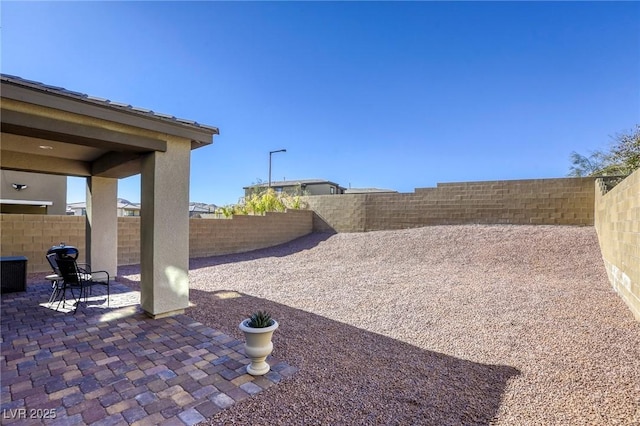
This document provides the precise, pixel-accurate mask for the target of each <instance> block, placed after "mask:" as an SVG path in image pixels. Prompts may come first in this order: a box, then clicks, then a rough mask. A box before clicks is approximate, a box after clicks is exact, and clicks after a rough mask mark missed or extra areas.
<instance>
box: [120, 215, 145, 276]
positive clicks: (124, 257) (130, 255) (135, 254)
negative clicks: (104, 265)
mask: <svg viewBox="0 0 640 426" xmlns="http://www.w3.org/2000/svg"><path fill="white" fill-rule="evenodd" d="M138 263H140V217H119V218H118V265H137V264H138Z"/></svg>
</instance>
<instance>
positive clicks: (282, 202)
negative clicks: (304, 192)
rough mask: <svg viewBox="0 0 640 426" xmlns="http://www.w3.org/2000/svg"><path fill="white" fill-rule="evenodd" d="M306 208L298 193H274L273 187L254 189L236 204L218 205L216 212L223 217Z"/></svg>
mask: <svg viewBox="0 0 640 426" xmlns="http://www.w3.org/2000/svg"><path fill="white" fill-rule="evenodd" d="M305 208H307V205H306V203H304V202H303V201H302V199H301V196H300V195H290V194H287V193H284V192H283V193H276V191H274V190H273V188H269V189H266V190H263V191H254V192H253V193H252V194H251V195H249V196H247V197H244V199H242V200H241V201H240V202H239V203H238V204H232V205H228V206H224V207H220V208H218V209H217V210H216V213H220V214H223V215H224V217H231V216H232V215H249V214H251V215H264V214H265V213H267V212H284V211H285V210H287V209H292V210H300V209H305Z"/></svg>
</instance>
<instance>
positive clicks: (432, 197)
mask: <svg viewBox="0 0 640 426" xmlns="http://www.w3.org/2000/svg"><path fill="white" fill-rule="evenodd" d="M593 182H594V178H559V179H528V180H506V181H487V182H462V183H445V184H438V186H437V187H436V188H419V189H416V191H415V192H414V193H405V194H400V193H383V194H377V193H372V194H344V195H339V196H315V197H306V198H305V201H306V202H307V203H308V204H309V208H310V209H312V210H314V212H315V213H316V217H315V218H314V229H315V230H319V231H327V230H334V231H337V232H362V231H375V230H383V229H403V228H412V227H418V226H427V225H443V224H448V225H451V224H465V223H492V224H500V223H504V224H540V225H593V203H594V193H593Z"/></svg>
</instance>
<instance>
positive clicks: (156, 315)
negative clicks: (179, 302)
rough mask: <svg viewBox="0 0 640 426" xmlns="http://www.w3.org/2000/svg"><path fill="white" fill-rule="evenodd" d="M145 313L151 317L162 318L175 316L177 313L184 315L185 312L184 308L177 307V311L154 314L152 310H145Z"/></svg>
mask: <svg viewBox="0 0 640 426" xmlns="http://www.w3.org/2000/svg"><path fill="white" fill-rule="evenodd" d="M144 313H145V314H147V316H148V317H149V318H153V319H160V318H167V317H174V316H176V315H182V314H184V309H176V310H175V311H170V312H163V313H161V314H152V313H151V312H147V311H144Z"/></svg>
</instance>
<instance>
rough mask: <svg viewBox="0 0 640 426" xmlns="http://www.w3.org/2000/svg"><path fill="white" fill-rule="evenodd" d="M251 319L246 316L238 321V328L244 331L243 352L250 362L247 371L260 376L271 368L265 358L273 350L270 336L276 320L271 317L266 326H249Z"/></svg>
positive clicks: (276, 325) (276, 326) (274, 328)
mask: <svg viewBox="0 0 640 426" xmlns="http://www.w3.org/2000/svg"><path fill="white" fill-rule="evenodd" d="M250 323H251V319H250V318H247V319H245V320H244V321H242V322H241V323H240V330H242V331H243V332H244V337H245V344H244V352H245V353H246V354H247V356H248V357H249V359H250V360H251V363H250V364H249V365H247V373H249V374H251V375H252V376H262V375H263V374H266V373H268V372H269V370H270V369H271V366H269V364H268V363H267V361H266V359H267V357H268V356H269V355H270V354H271V351H273V343H272V342H271V336H273V332H274V331H275V330H276V329H277V328H278V321H276V320H274V319H271V322H270V323H271V325H270V326H268V327H250V326H249V324H250Z"/></svg>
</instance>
